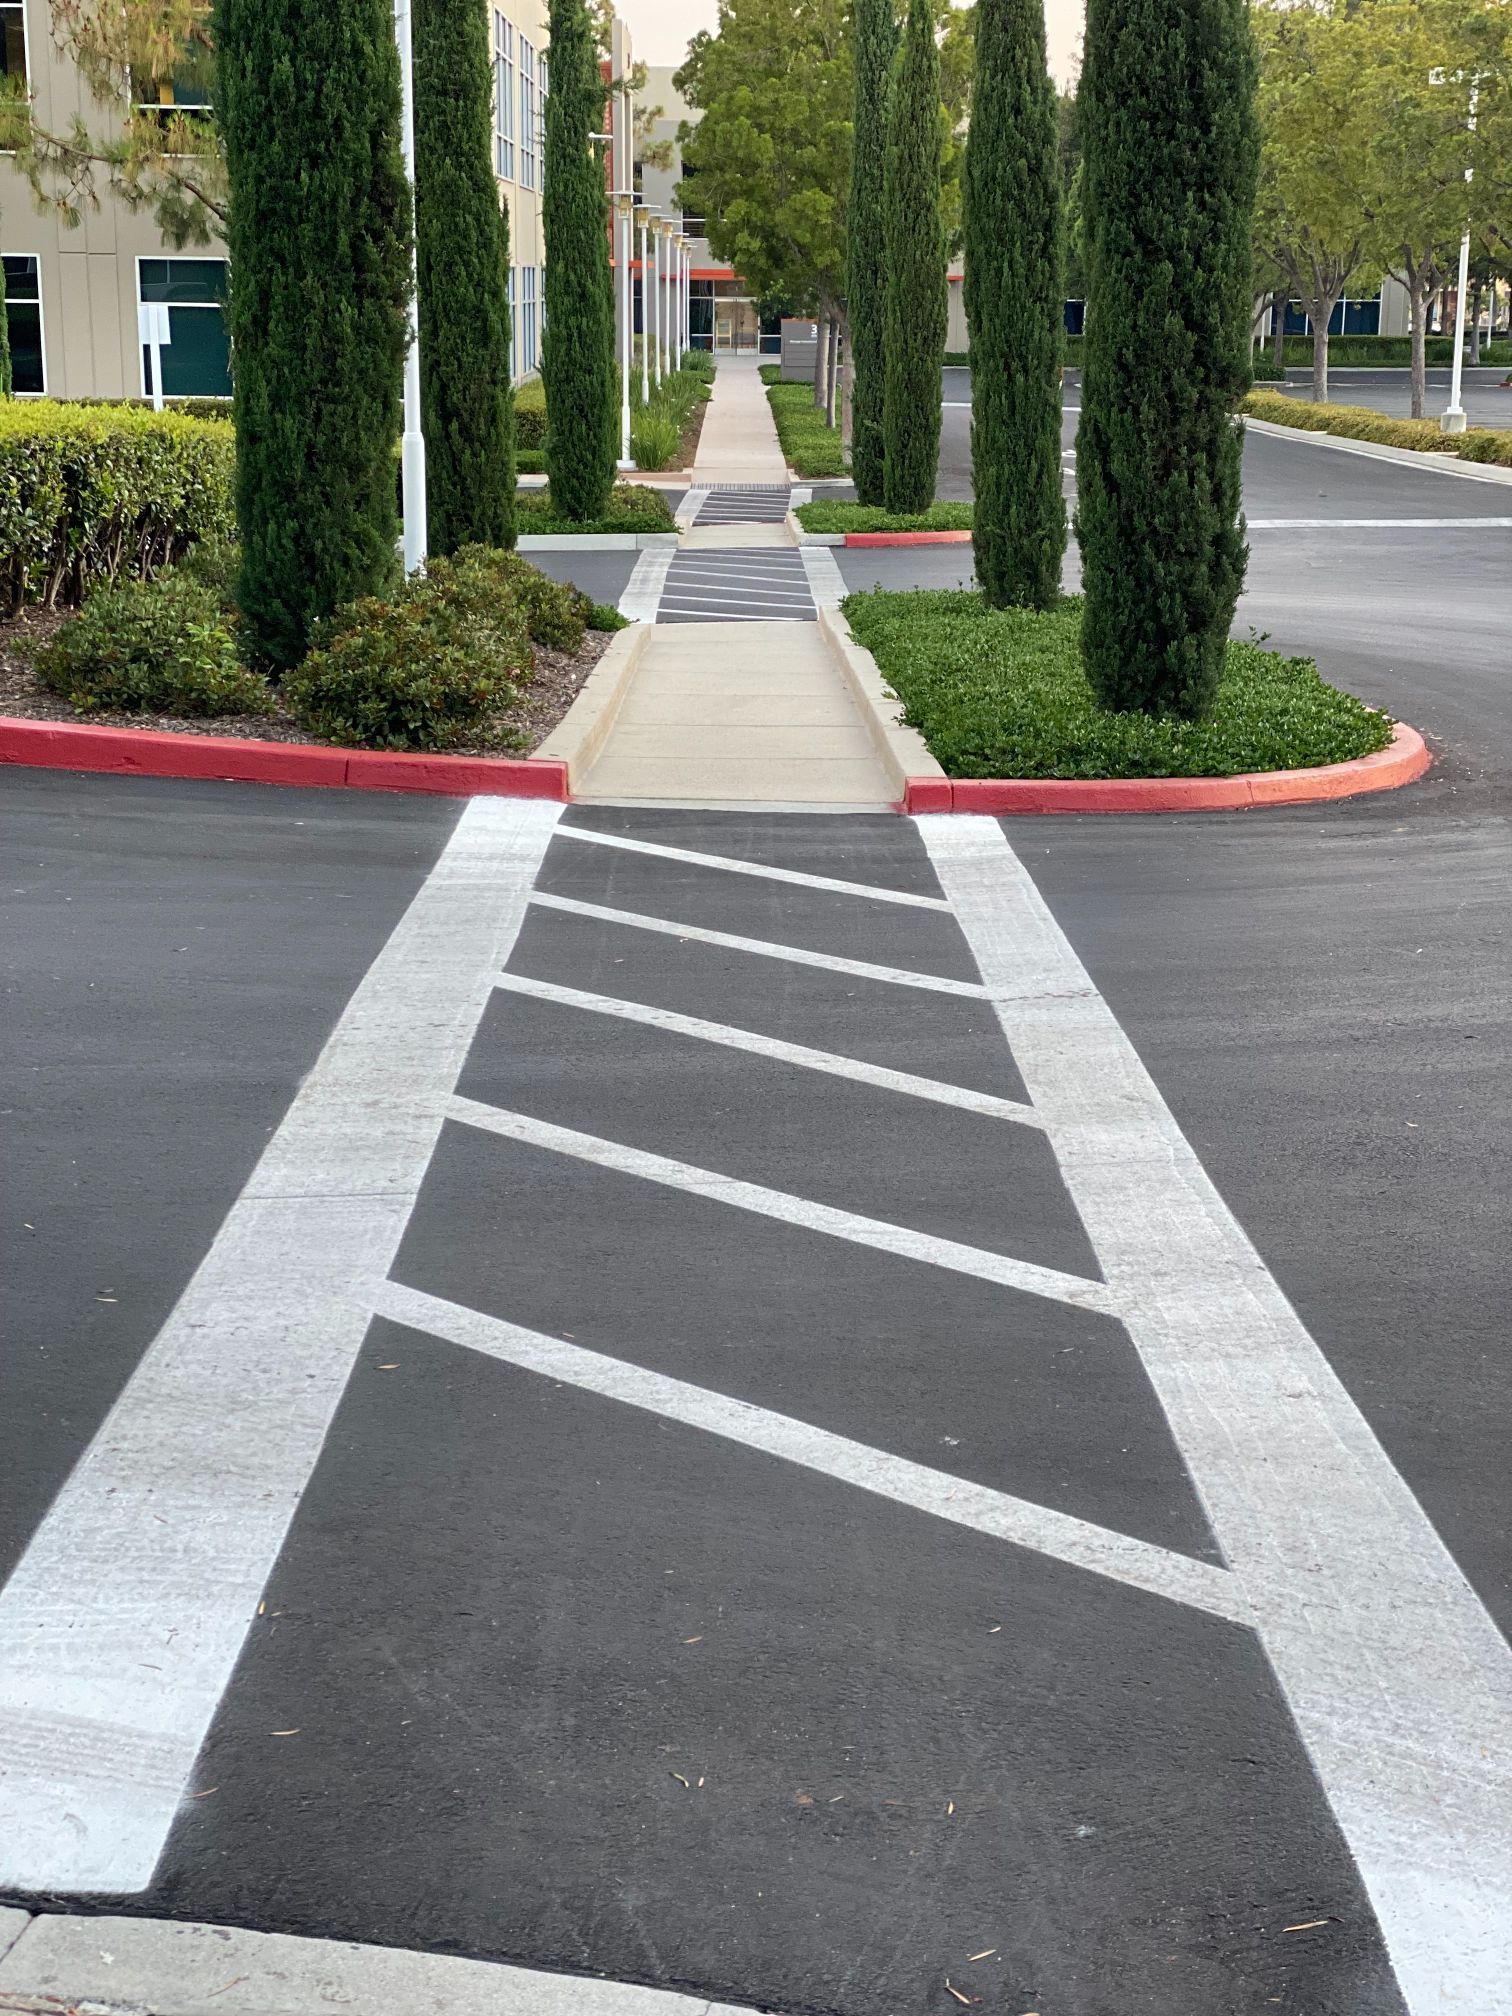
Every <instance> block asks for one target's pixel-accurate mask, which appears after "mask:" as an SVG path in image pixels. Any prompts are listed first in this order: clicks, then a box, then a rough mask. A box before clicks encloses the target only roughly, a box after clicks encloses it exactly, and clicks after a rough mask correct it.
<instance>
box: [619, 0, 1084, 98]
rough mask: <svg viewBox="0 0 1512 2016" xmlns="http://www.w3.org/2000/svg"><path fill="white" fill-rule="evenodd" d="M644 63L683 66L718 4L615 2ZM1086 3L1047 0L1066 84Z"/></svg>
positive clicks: (1055, 54)
mask: <svg viewBox="0 0 1512 2016" xmlns="http://www.w3.org/2000/svg"><path fill="white" fill-rule="evenodd" d="M616 9H617V11H618V13H619V15H620V16H621V18H622V19H623V20H625V21H627V22H628V23H629V24H630V40H631V42H632V43H633V45H634V48H635V54H636V57H637V58H638V60H639V61H640V62H642V63H680V62H681V61H682V58H683V51H684V50H685V49H686V48H687V46H688V38H689V36H690V35H696V34H697V32H698V30H699V29H700V28H712V27H713V26H714V14H715V0H616ZM1082 11H1083V0H1045V22H1046V26H1047V28H1048V30H1049V36H1050V68H1051V70H1052V71H1053V72H1054V73H1055V77H1056V81H1057V82H1058V83H1061V84H1064V83H1065V82H1066V81H1067V79H1068V78H1069V77H1070V75H1071V72H1072V70H1073V68H1074V67H1075V58H1076V51H1077V49H1078V47H1079V45H1080V42H1081V32H1082Z"/></svg>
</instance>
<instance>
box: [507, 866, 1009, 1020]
mask: <svg viewBox="0 0 1512 2016" xmlns="http://www.w3.org/2000/svg"><path fill="white" fill-rule="evenodd" d="M530 901H531V904H532V906H533V907H534V908H536V909H540V910H561V911H564V912H565V913H566V914H567V915H568V916H571V917H591V918H594V919H596V920H597V921H598V922H600V923H604V924H628V925H630V926H631V927H632V928H633V929H635V930H637V931H661V932H665V934H666V935H667V936H668V937H669V938H689V939H692V940H693V941H694V943H696V944H699V945H718V946H721V947H723V948H724V949H725V950H726V951H729V952H755V953H758V954H760V955H761V957H763V958H766V959H789V960H791V961H793V963H794V964H796V965H799V966H819V967H822V968H824V970H825V971H826V972H829V973H848V974H852V975H853V976H854V977H855V978H856V979H858V980H883V981H886V982H888V983H889V984H890V985H892V986H895V987H922V988H924V989H925V990H926V991H928V992H930V993H934V994H963V995H965V996H966V997H967V998H968V999H969V1000H972V1001H982V1000H985V999H986V998H987V990H986V988H985V987H983V986H981V985H980V984H979V983H978V982H977V981H975V980H948V979H947V978H946V977H945V975H944V974H942V973H913V972H910V971H909V970H908V968H907V967H904V966H873V965H872V964H871V963H870V962H869V961H868V960H865V959H842V958H841V957H840V956H839V954H838V953H833V952H810V951H808V950H807V949H806V948H805V947H803V946H801V945H779V944H776V943H775V942H774V941H773V940H771V939H767V938H742V937H740V936H738V935H737V934H736V933H735V932H733V931H709V930H705V929H704V928H703V927H702V926H700V925H697V924H674V923H673V922H672V921H671V920H670V919H669V918H666V917H650V916H646V915H645V914H643V913H642V912H641V911H639V910H615V909H612V908H611V907H610V906H609V905H608V904H607V903H583V902H580V901H579V900H578V899H577V897H575V896H553V895H551V894H550V893H549V892H548V891H546V890H544V889H537V890H536V891H535V893H534V894H533V895H532V896H531V899H530Z"/></svg>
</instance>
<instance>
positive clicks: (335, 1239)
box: [0, 798, 561, 1892]
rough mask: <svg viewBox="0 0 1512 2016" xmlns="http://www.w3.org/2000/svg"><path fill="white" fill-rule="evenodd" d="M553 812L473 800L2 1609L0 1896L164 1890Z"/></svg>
mask: <svg viewBox="0 0 1512 2016" xmlns="http://www.w3.org/2000/svg"><path fill="white" fill-rule="evenodd" d="M560 809H561V808H560V807H559V806H556V805H548V804H541V803H531V802H528V801H520V800H515V799H505V798H474V799H472V800H470V801H469V803H468V804H467V805H466V807H465V808H464V809H463V812H462V815H461V817H460V819H459V820H458V822H457V825H456V828H455V830H454V832H453V834H452V837H451V839H450V841H449V842H448V844H447V846H446V848H445V850H444V851H443V853H442V855H441V858H440V859H439V861H438V862H437V863H436V866H435V867H434V869H433V870H432V871H431V874H430V876H429V878H428V879H427V881H426V882H425V884H424V886H423V887H422V888H421V890H420V892H419V894H418V895H417V896H416V897H415V899H414V901H413V903H412V904H411V905H410V907H409V909H408V910H407V911H406V913H405V915H404V916H403V917H402V918H401V919H400V921H399V923H398V925H397V926H396V928H395V930H394V932H393V935H392V936H391V937H390V939H389V941H388V943H387V945H385V947H384V948H383V950H382V951H381V952H380V953H379V955H378V957H377V958H376V959H375V960H374V962H373V964H372V966H371V967H370V968H369V969H368V972H367V975H366V977H365V978H364V979H363V981H362V982H361V984H360V985H359V987H358V988H357V991H356V993H355V994H354V995H353V996H352V998H351V1000H350V1001H349V1002H348V1004H347V1007H346V1009H345V1010H344V1012H343V1014H342V1016H341V1019H340V1021H339V1022H338V1023H337V1024H336V1027H335V1029H334V1030H333V1031H332V1034H331V1036H330V1039H329V1041H328V1042H327V1043H326V1046H325V1048H324V1050H323V1051H322V1052H321V1054H320V1057H319V1059H318V1060H317V1062H316V1064H315V1067H314V1069H313V1070H312V1071H311V1073H310V1075H309V1077H308V1078H307V1079H306V1080H305V1082H304V1084H303V1085H302V1086H301V1088H300V1090H299V1092H298V1094H297V1095H296V1097H295V1099H294V1102H293V1104H292V1105H291V1106H290V1108H289V1111H288V1113H287V1114H286V1116H285V1118H284V1120H283V1122H282V1124H281V1126H280V1127H279V1129H278V1132H277V1133H276V1134H275V1135H274V1137H273V1139H272V1140H271V1141H270V1142H269V1144H268V1146H267V1148H266V1149H265V1150H264V1152H263V1155H262V1158H261V1160H260V1161H259V1163H258V1165H257V1167H256V1169H255V1170H254V1171H253V1173H252V1176H251V1178H250V1179H249V1181H248V1183H247V1186H246V1188H245V1190H244V1191H243V1192H242V1194H241V1196H240V1197H239V1198H238V1200H237V1202H236V1203H235V1204H234V1205H233V1206H232V1208H231V1211H230V1212H229V1214H228V1215H227V1217H226V1220H225V1222H224V1224H223V1225H222V1226H221V1229H220V1231H219V1232H218V1233H217V1235H216V1238H215V1242H214V1244H213V1245H212V1246H211V1248H210V1251H209V1253H208V1254H207V1255H206V1257H205V1259H204V1261H203V1262H202V1263H201V1265H200V1267H199V1269H198V1271H197V1272H196V1274H195V1276H194V1278H193V1280H192V1281H191V1282H190V1284H189V1286H188V1288H187V1289H186V1290H185V1291H184V1294H183V1296H182V1297H181V1298H180V1300H179V1303H178V1305H177V1307H176V1308H175V1309H174V1311H173V1313H172V1314H171V1315H170V1316H169V1318H168V1320H167V1322H166V1323H165V1324H164V1325H163V1328H162V1329H161V1330H160V1331H159V1332H158V1335H157V1337H156V1338H155V1339H154V1341H153V1343H152V1345H151V1346H150V1347H149V1349H148V1351H147V1353H146V1356H145V1357H144V1358H143V1359H142V1361H141V1364H140V1365H139V1366H138V1368H137V1370H136V1372H135V1373H134V1374H133V1376H132V1378H131V1380H130V1382H129V1383H128V1384H127V1386H126V1389H125V1391H124V1392H123V1394H122V1395H121V1397H120V1399H119V1400H118V1401H117V1403H116V1405H115V1407H114V1408H113V1409H112V1410H111V1413H110V1414H109V1416H108V1417H107V1419H106V1421H105V1423H104V1425H103V1426H102V1427H101V1429H100V1431H99V1433H98V1434H97V1435H96V1436H95V1439H94V1441H93V1442H92V1443H91V1444H90V1446H89V1448H88V1450H87V1451H86V1452H85V1454H84V1456H83V1457H82V1458H81V1460H80V1462H79V1463H78V1465H77V1466H76V1468H75V1470H74V1472H73V1474H72V1476H71V1477H70V1478H69V1479H68V1482H67V1483H66V1484H65V1485H64V1486H63V1489H62V1490H61V1491H60V1492H59V1494H58V1496H57V1498H56V1499H55V1501H54V1503H53V1505H52V1508H51V1510H50V1511H49V1512H48V1514H47V1517H46V1519H45V1520H44V1521H43V1522H42V1525H41V1526H40V1527H39V1529H38V1531H37V1533H36V1536H35V1537H34V1538H33V1540H32V1542H31V1544H30V1546H29V1547H28V1548H27V1550H26V1552H25V1554H24V1555H23V1556H22V1558H21V1561H20V1564H19V1565H18V1567H17V1568H16V1571H15V1573H14V1575H12V1577H11V1579H10V1581H9V1583H8V1584H7V1585H6V1588H5V1590H4V1591H3V1593H0V1781H3V1791H0V1808H3V1810H4V1816H5V1818H4V1824H3V1827H0V1886H4V1887H6V1888H9V1889H16V1890H27V1891H43V1892H48V1891H68V1890H91V1891H92V1890H98V1891H138V1890H142V1889H145V1888H146V1886H147V1885H148V1883H149V1882H150V1881H151V1878H152V1872H153V1867H154V1864H155V1863H156V1861H157V1859H158V1856H159V1854H160V1852H161V1850H162V1847H163V1843H164V1841H165V1840H166V1838H167V1835H168V1830H169V1828H170V1826H171V1825H172V1822H173V1817H174V1813H175V1811H176V1810H177V1808H178V1804H179V1801H180V1798H181V1797H182V1795H183V1791H184V1788H185V1785H186V1784H187V1782H188V1780H189V1777H190V1773H191V1771H192V1769H193V1766H194V1760H195V1756H196V1753H197V1752H198V1750H199V1747H200V1744H201V1742H202V1741H203V1739H204V1736H205V1732H206V1730H207V1729H208V1728H209V1726H210V1721H211V1717H212V1716H213V1715H214V1713H215V1710H216V1707H217V1704H218V1703H219V1701H220V1698H221V1694H222V1692H223V1691H224V1689H225V1686H226V1683H227V1681H228V1679H229V1678H230V1675H231V1670H232V1667H233V1666H234V1664H235V1662H236V1659H237V1657H238V1655H239V1654H240V1652H241V1648H242V1643H243V1640H244V1638H245V1636H246V1632H247V1628H248V1626H249V1624H250V1623H251V1620H252V1618H253V1615H254V1613H255V1611H256V1608H257V1601H258V1597H259V1596H260V1594H261V1592H262V1589H263V1585H264V1583H265V1581H266V1579H267V1576H268V1574H269V1571H270V1570H271V1569H272V1566H273V1563H274V1561H275V1560H276V1558H277V1555H278V1550H279V1548H280V1547H281V1546H282V1544H283V1540H284V1535H285V1533H286V1532H287V1530H288V1526H289V1522H290V1520H291V1519H292V1517H293V1514H294V1509H295V1507H296V1505H297V1504H298V1502H299V1497H300V1493H301V1492H302V1491H303V1489H304V1487H305V1483H306V1481H307V1479H308V1478H309V1475H310V1472H311V1471H312V1469H313V1468H314V1466H315V1463H316V1460H317V1458H318V1457H319V1454H320V1449H321V1444H322V1442H323V1441H324V1439H325V1434H326V1430H327V1427H328V1426H329V1424H330V1421H331V1417H332V1415H333V1414H334V1412H335V1409H336V1406H337V1403H338V1401H339V1400H340V1398H341V1393H342V1389H343V1387H344V1386H345V1384H346V1380H347V1376H348V1374H349V1373H350V1371H351V1368H352V1365H353V1362H354V1361H355V1359H356V1357H357V1354H358V1351H359V1349H360V1347H361V1344H362V1339H363V1336H364V1334H365V1332H366V1330H367V1326H368V1320H369V1316H370V1313H371V1309H372V1293H373V1289H374V1286H375V1285H376V1283H377V1282H378V1281H380V1280H381V1279H382V1278H383V1276H384V1275H385V1274H386V1273H387V1271H388V1269H389V1266H390V1265H391V1263H392V1260H393V1256H394V1254H395V1252H396V1251H397V1249H398V1245H399V1241H400V1238H401V1237H402V1235H403V1232H404V1228H405V1225H406V1223H407V1222H408V1220H409V1216H410V1211H411V1208H412V1206H413V1204H414V1200H415V1196H416V1194H417V1192H418V1190H419V1187H420V1183H421V1180H422V1178H423V1177H424V1174H425V1170H426V1166H427V1164H428V1163H429V1161H430V1158H431V1155H432V1153H433V1151H434V1148H435V1144H436V1139H437V1136H438V1134H439V1132H440V1128H441V1122H442V1118H443V1115H444V1112H445V1106H446V1101H447V1099H448V1097H449V1095H450V1093H451V1090H452V1087H453V1085H454V1083H455V1081H456V1077H457V1073H458V1071H459V1070H460V1069H461V1066H462V1061H463V1059H464V1057H465V1056H466V1054H467V1048H468V1045H469V1044H470V1042H471V1041H472V1037H473V1033H474V1031H475V1029H476V1028H477V1024H478V1021H479V1018H480V1017H481V1015H482V1012H483V1009H484V1006H485V1005H486V1003H487V1001H488V999H489V996H490V992H491V989H492V985H493V979H494V975H495V974H496V972H497V971H498V969H499V966H500V964H501V963H502V962H503V960H504V959H505V958H506V957H507V956H508V953H509V950H510V948H511V946H512V945H513V943H514V939H515V936H516V933H517V932H518V930H519V926H520V922H521V919H522V918H523V916H524V914H525V901H526V896H527V893H528V891H529V888H530V883H531V881H532V879H533V877H534V875H535V873H536V871H537V869H538V867H539V865H540V861H541V858H542V856H543V855H544V853H545V851H546V846H547V843H548V841H549V840H550V838H551V834H552V831H553V829H554V827H555V825H556V822H557V819H558V816H559V814H560ZM228 1396H230V1397H229V1399H228ZM232 1402H234V1404H232Z"/></svg>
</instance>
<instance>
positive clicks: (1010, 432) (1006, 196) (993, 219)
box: [965, 0, 1066, 609]
mask: <svg viewBox="0 0 1512 2016" xmlns="http://www.w3.org/2000/svg"><path fill="white" fill-rule="evenodd" d="M976 46H977V78H976V92H975V111H974V113H973V116H972V121H971V134H970V138H969V139H968V141H967V146H966V191H965V194H966V210H965V227H966V275H965V288H966V320H967V324H968V326H969V328H970V330H971V465H972V474H973V484H974V488H975V491H976V515H975V526H974V531H973V535H972V548H973V552H974V554H975V559H976V574H977V580H978V581H979V582H980V583H981V586H982V592H983V594H984V595H985V596H986V598H987V600H988V601H989V602H990V603H991V604H992V605H993V606H994V607H995V608H999V609H1001V608H1004V607H1006V606H1008V605H1009V604H1017V605H1020V606H1022V607H1026V608H1031V609H1048V608H1050V607H1051V605H1052V604H1053V603H1055V602H1056V601H1058V600H1059V598H1060V576H1061V559H1062V557H1063V555H1064V553H1065V548H1066V506H1065V500H1064V497H1063V495H1062V492H1061V445H1060V442H1061V397H1060V359H1061V331H1062V325H1063V312H1064V311H1063V307H1062V303H1063V299H1064V297H1063V294H1062V289H1061V201H1060V160H1059V148H1058V145H1057V138H1058V136H1057V132H1056V100H1055V90H1054V87H1053V86H1052V84H1051V82H1050V76H1049V72H1048V70H1047V69H1046V67H1045V16H1044V9H1043V6H1042V4H1041V0H978V5H977V31H976Z"/></svg>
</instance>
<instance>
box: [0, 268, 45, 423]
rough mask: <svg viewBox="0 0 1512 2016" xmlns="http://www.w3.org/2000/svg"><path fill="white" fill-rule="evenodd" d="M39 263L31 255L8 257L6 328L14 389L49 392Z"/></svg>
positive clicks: (6, 270)
mask: <svg viewBox="0 0 1512 2016" xmlns="http://www.w3.org/2000/svg"><path fill="white" fill-rule="evenodd" d="M39 278H40V274H39V262H38V261H37V260H36V258H34V257H33V255H32V254H31V253H29V252H23V253H20V254H13V253H10V252H7V253H6V255H5V328H6V333H7V335H8V336H9V337H10V354H11V387H12V390H14V391H16V392H45V391H46V390H47V385H46V374H45V372H44V369H43V364H42V301H41V298H40V297H41V288H40V286H39V284H38V282H39Z"/></svg>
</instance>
